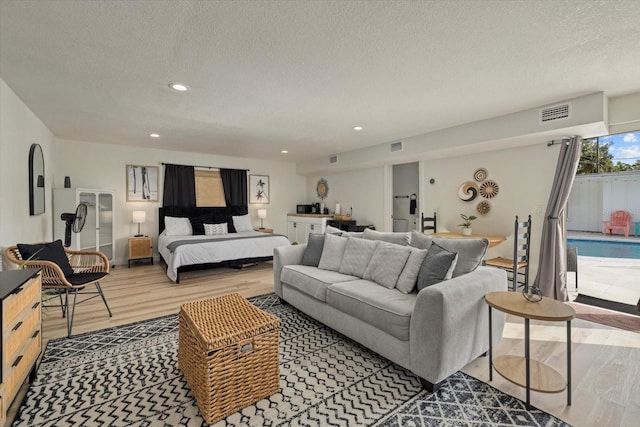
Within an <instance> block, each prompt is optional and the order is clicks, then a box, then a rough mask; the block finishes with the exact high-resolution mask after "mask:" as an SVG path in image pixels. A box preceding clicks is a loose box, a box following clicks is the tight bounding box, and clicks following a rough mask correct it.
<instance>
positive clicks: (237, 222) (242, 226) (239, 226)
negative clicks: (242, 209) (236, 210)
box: [233, 214, 253, 233]
mask: <svg viewBox="0 0 640 427" xmlns="http://www.w3.org/2000/svg"><path fill="white" fill-rule="evenodd" d="M233 226H234V227H235V229H236V231H237V232H238V233H240V232H242V231H253V225H252V224H251V218H250V217H249V214H246V215H239V216H234V217H233Z"/></svg>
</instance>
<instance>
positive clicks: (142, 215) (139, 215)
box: [133, 211, 147, 237]
mask: <svg viewBox="0 0 640 427" xmlns="http://www.w3.org/2000/svg"><path fill="white" fill-rule="evenodd" d="M146 216H147V213H146V212H145V211H133V223H134V224H138V234H136V235H135V237H141V236H142V234H140V224H143V223H144V220H145V219H146Z"/></svg>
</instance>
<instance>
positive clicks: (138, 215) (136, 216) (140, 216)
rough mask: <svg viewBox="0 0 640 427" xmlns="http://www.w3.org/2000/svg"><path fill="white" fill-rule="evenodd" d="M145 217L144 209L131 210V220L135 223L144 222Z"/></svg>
mask: <svg viewBox="0 0 640 427" xmlns="http://www.w3.org/2000/svg"><path fill="white" fill-rule="evenodd" d="M146 217H147V213H146V212H145V211H133V222H134V223H135V224H141V223H144V220H145V219H146Z"/></svg>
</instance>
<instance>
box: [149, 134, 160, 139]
mask: <svg viewBox="0 0 640 427" xmlns="http://www.w3.org/2000/svg"><path fill="white" fill-rule="evenodd" d="M149 136H150V137H151V138H160V135H158V134H157V133H150V134H149Z"/></svg>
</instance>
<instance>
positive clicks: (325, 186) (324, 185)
mask: <svg viewBox="0 0 640 427" xmlns="http://www.w3.org/2000/svg"><path fill="white" fill-rule="evenodd" d="M316 194H318V197H320V199H322V200H324V199H325V198H326V197H327V195H328V194H329V183H328V182H327V180H326V179H324V178H320V179H319V180H318V184H317V185H316Z"/></svg>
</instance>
